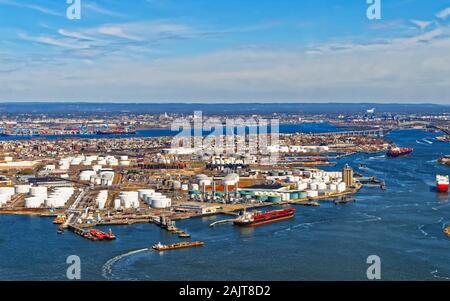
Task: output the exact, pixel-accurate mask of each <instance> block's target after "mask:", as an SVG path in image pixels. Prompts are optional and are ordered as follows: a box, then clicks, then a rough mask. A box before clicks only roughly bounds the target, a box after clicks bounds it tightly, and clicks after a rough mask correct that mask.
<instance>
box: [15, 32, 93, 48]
mask: <svg viewBox="0 0 450 301" xmlns="http://www.w3.org/2000/svg"><path fill="white" fill-rule="evenodd" d="M19 37H20V38H21V39H23V40H27V41H31V42H36V43H40V44H46V45H51V46H57V47H62V48H68V49H87V48H89V45H88V44H86V43H80V42H73V41H70V40H63V39H56V38H54V37H49V36H30V35H27V34H24V33H19Z"/></svg>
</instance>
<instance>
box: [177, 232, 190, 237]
mask: <svg viewBox="0 0 450 301" xmlns="http://www.w3.org/2000/svg"><path fill="white" fill-rule="evenodd" d="M178 237H179V238H191V234H189V233H186V232H181V233H180V234H178Z"/></svg>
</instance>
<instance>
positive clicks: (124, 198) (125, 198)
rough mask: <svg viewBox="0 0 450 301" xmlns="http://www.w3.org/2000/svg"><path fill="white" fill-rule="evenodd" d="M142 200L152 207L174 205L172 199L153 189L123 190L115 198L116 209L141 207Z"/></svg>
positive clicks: (160, 207)
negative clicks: (140, 201)
mask: <svg viewBox="0 0 450 301" xmlns="http://www.w3.org/2000/svg"><path fill="white" fill-rule="evenodd" d="M139 200H142V201H143V202H145V203H146V204H148V205H149V206H150V207H152V208H156V209H164V208H169V207H170V206H172V200H171V199H170V198H168V197H166V196H164V195H162V194H161V193H159V192H156V191H155V190H153V189H140V190H138V191H122V192H121V193H120V194H119V197H118V198H117V199H115V200H114V209H116V210H117V209H120V208H125V209H130V208H139Z"/></svg>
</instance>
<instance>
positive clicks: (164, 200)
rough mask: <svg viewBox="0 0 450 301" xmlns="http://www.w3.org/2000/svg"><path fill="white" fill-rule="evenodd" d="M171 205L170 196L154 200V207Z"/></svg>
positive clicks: (160, 207)
mask: <svg viewBox="0 0 450 301" xmlns="http://www.w3.org/2000/svg"><path fill="white" fill-rule="evenodd" d="M170 206H171V200H170V199H169V198H165V197H164V198H157V199H153V201H152V207H153V208H156V209H163V208H169V207H170Z"/></svg>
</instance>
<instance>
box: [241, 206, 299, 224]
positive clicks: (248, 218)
mask: <svg viewBox="0 0 450 301" xmlns="http://www.w3.org/2000/svg"><path fill="white" fill-rule="evenodd" d="M294 214H295V209H294V208H288V209H282V210H274V211H269V212H265V213H262V212H259V211H253V212H244V214H242V215H240V216H239V217H238V218H236V219H235V220H234V222H233V223H234V224H235V225H236V226H242V227H254V226H259V225H262V224H267V223H272V222H276V221H280V220H284V219H288V218H292V217H294Z"/></svg>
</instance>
